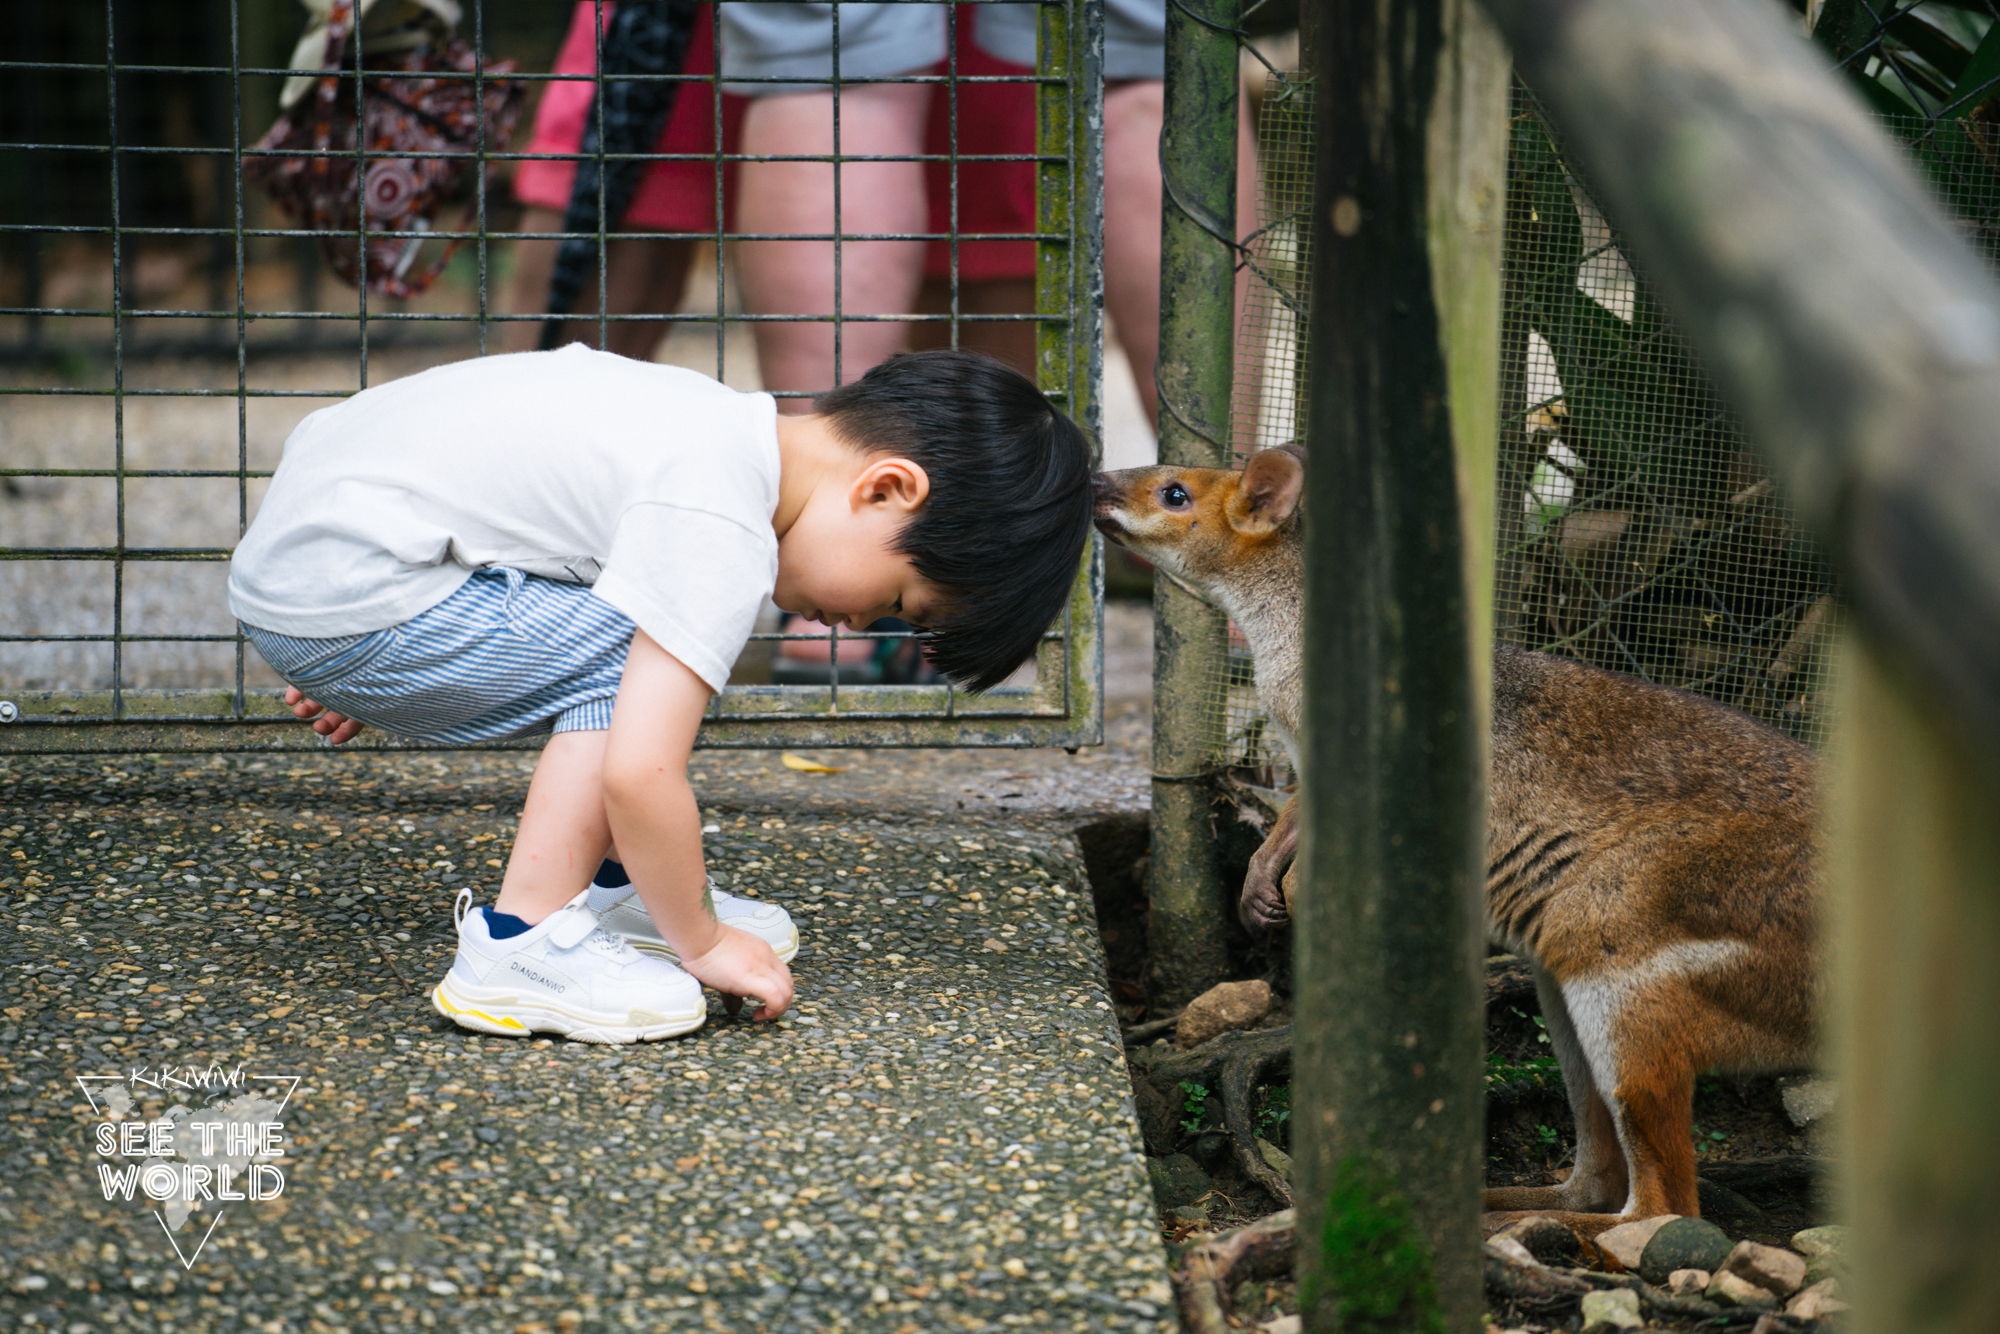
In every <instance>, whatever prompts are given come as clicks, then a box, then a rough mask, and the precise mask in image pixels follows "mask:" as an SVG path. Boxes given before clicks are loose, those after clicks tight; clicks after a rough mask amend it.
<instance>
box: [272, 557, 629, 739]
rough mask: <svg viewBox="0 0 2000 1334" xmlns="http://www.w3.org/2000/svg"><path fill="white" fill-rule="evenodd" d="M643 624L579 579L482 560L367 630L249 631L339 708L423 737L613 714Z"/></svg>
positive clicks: (523, 731)
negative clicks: (320, 633) (303, 634)
mask: <svg viewBox="0 0 2000 1334" xmlns="http://www.w3.org/2000/svg"><path fill="white" fill-rule="evenodd" d="M636 628H637V627H636V626H634V625H633V623H632V620H631V618H630V617H628V616H626V615H625V613H623V612H621V611H619V610H618V609H617V608H615V607H613V606H612V605H611V604H610V603H608V602H604V601H602V600H600V599H599V598H597V597H596V596H594V595H593V594H592V593H591V591H590V590H589V589H588V588H585V587H584V586H583V585H581V584H566V583H559V582H557V581H556V580H553V579H542V578H538V577H536V576H534V575H529V574H523V573H521V572H520V571H519V570H509V569H497V570H476V571H474V572H473V575H472V577H471V578H470V579H467V580H466V581H465V583H464V584H463V585H462V586H460V588H459V590H458V591H457V592H455V593H453V594H452V595H451V596H450V597H448V598H446V599H445V600H444V601H443V602H440V603H438V605H437V606H435V607H432V608H431V609H430V610H429V611H426V612H423V613H422V614H420V615H418V616H414V617H412V618H411V619H409V620H407V621H404V622H403V623H402V624H401V625H392V626H390V627H389V628H388V629H386V630H376V631H372V632H370V633H368V634H364V635H341V636H339V637H337V638H333V639H298V638H294V637H293V636H291V635H281V634H278V633H276V632H275V631H271V630H260V629H258V628H257V627H256V626H252V625H246V626H244V627H243V632H244V634H246V635H248V636H249V638H250V642H251V643H253V644H255V645H256V646H257V651H258V652H260V653H262V654H263V655H264V660H265V661H266V662H268V663H270V664H271V666H272V667H273V668H274V669H276V671H277V673H278V675H280V676H282V677H284V678H285V680H287V681H289V682H290V683H291V684H293V685H295V686H297V687H298V688H299V689H300V690H302V691H304V692H305V694H306V695H307V697H308V698H311V699H314V700H317V701H319V702H320V703H321V704H324V705H326V707H327V708H329V709H332V710H333V711H334V712H335V713H344V714H346V715H347V716H348V717H350V718H355V719H358V720H360V721H361V722H364V723H366V724H368V725H369V726H370V727H374V728H379V729H381V730H382V731H384V732H393V733H395V734H396V735H397V736H402V737H407V738H410V739H411V740H415V741H435V742H446V743H453V744H458V743H467V742H473V741H499V740H503V739H505V738H508V737H518V736H533V735H536V734H538V733H543V732H591V731H600V730H602V729H604V728H607V727H609V726H611V706H612V703H613V700H614V698H615V697H616V695H617V694H618V682H619V680H620V678H621V677H622V676H623V675H624V672H625V651H626V650H627V649H628V648H629V647H631V644H632V634H633V631H634V630H635V629H636Z"/></svg>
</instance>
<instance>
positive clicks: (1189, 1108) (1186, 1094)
mask: <svg viewBox="0 0 2000 1334" xmlns="http://www.w3.org/2000/svg"><path fill="white" fill-rule="evenodd" d="M1207 1107H1208V1090H1207V1089H1206V1088H1204V1087H1202V1086H1201V1085H1200V1084H1190V1083H1188V1082H1187V1081H1186V1080H1182V1081H1181V1110H1182V1111H1183V1112H1185V1113H1187V1120H1185V1121H1183V1122H1181V1129H1182V1130H1184V1131H1186V1132H1187V1133H1188V1134H1190V1135H1199V1134H1200V1133H1201V1114H1202V1112H1203V1111H1205V1110H1206V1109H1207Z"/></svg>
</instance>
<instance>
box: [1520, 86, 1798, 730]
mask: <svg viewBox="0 0 2000 1334" xmlns="http://www.w3.org/2000/svg"><path fill="white" fill-rule="evenodd" d="M1510 151H1511V161H1510V170H1509V191H1508V201H1507V234H1506V242H1505V246H1506V249H1505V261H1504V269H1503V292H1504V296H1503V302H1504V305H1503V313H1502V317H1501V321H1502V322H1501V329H1502V334H1501V347H1502V362H1501V380H1500V399H1501V403H1502V404H1503V410H1502V415H1501V421H1500V450H1499V453H1500V460H1501V462H1500V480H1499V497H1498V508H1499V532H1500V537H1499V551H1498V562H1497V580H1498V589H1497V594H1496V598H1495V603H1496V609H1497V617H1498V622H1499V623H1498V625H1497V626H1496V630H1497V632H1498V635H1499V637H1500V638H1501V639H1502V640H1503V641H1507V642H1512V643H1517V644H1520V645H1522V646H1523V647H1526V648H1533V649H1540V650H1543V651H1547V652H1555V653H1564V654H1567V655H1569V656H1571V657H1576V658H1579V659H1582V660H1583V661H1586V662H1590V663H1593V664H1595V665H1597V666H1600V667H1605V668H1608V669H1611V670H1614V671H1621V672H1629V673H1632V674H1634V675H1638V676H1643V677H1646V678H1647V679H1649V680H1653V681H1657V682H1660V683H1662V684H1665V685H1671V686H1676V687H1680V688H1684V689H1688V690H1693V691H1697V692H1699V693H1701V694H1705V695H1709V696H1711V697H1713V698H1716V699H1719V700H1722V701H1723V702H1724V703H1727V704H1731V705H1734V706H1735V707H1737V708H1740V709H1743V710H1745V711H1746V712H1748V713H1751V714H1752V715H1754V716H1757V717H1760V718H1762V719H1764V720H1765V721H1767V722H1771V723H1775V724H1777V725H1779V726H1781V727H1784V728H1785V729H1786V730H1787V731H1790V732H1792V733H1794V734H1795V735H1799V736H1803V737H1808V738H1812V739H1817V738H1818V737H1819V736H1820V734H1821V731H1822V729H1823V726H1824V719H1825V709H1824V702H1823V685H1824V671H1823V668H1824V660H1823V654H1822V651H1821V650H1822V648H1823V647H1824V644H1825V642H1826V639H1827V634H1828V632H1829V631H1830V630H1831V628H1832V625H1831V619H1832V613H1833V610H1834V607H1835V604H1836V602H1837V597H1836V594H1835V590H1834V588H1833V586H1832V582H1831V578H1830V576H1829V574H1828V572H1827V569H1826V566H1825V564H1824V562H1823V561H1822V560H1821V558H1820V555H1819V553H1818V551H1817V550H1816V549H1815V548H1814V547H1813V545H1812V543H1811V542H1810V541H1809V540H1808V539H1807V538H1806V536H1805V535H1804V533H1803V532H1801V531H1800V530H1799V528H1798V526H1797V525H1796V524H1795V523H1794V522H1793V520H1792V518H1791V515H1790V512H1789V509H1788V508H1787V506H1786V504H1785V501H1784V498H1783V497H1782V496H1781V495H1780V494H1779V493H1778V491H1777V489H1776V487H1775V485H1774V483H1773V482H1772V480H1771V478H1770V477H1769V476H1768V475H1767V474H1766V473H1765V471H1764V469H1763V467H1762V465H1761V464H1760V463H1759V462H1758V461H1757V460H1756V458H1755V456H1754V454H1753V452H1752V450H1751V448H1750V446H1749V445H1748V443H1747V442H1746V441H1744V439H1743V438H1742V436H1741V434H1740V432H1739V431H1738V430H1737V428H1736V426H1735V423H1734V422H1733V420H1732V419H1731V417H1730V415H1729V413H1728V412H1727V411H1726V410H1725V409H1724V407H1723V406H1722V404H1721V402H1720V401H1719V400H1718V399H1717V397H1716V395H1715V393H1714V390H1713V389H1712V388H1711V387H1710V386H1709V384H1708V382H1707V380H1706V379H1705V377H1704V376H1703V375H1702V373H1701V371H1700V369H1699V367H1698V366H1697V365H1696V364H1695V362H1694V360H1693V358H1692V357H1691V355H1690V354H1689V352H1688V350H1687V348H1686V346H1685V344H1684V343H1683V342H1682V340H1681V338H1680V336H1679V335H1678V334H1677V333H1676V332H1675V331H1674V329H1673V327H1672V324H1671V322H1670V321H1669V320H1667V318H1666V317H1665V315H1664V314H1663V313H1662V312H1661V310H1660V308H1659V306H1658V304H1657V303H1656V301H1655V300H1654V298H1653V296H1652V294H1651V292H1650V291H1649V290H1648V289H1647V287H1646V285H1645V284H1644V283H1643V282H1641V281H1640V280H1639V279H1638V278H1637V277H1636V276H1635V275H1634V273H1633V271H1632V269H1631V267H1630V265H1629V264H1628V263H1627V262H1626V260H1625V257H1624V254H1623V251H1622V249H1621V246H1620V243H1619V238H1618V235H1617V233H1616V232H1615V230H1614V229H1613V228H1612V227H1611V225H1610V224H1609V223H1608V222H1607V221H1606V220H1605V218H1604V217H1603V215H1602V213H1600V212H1599V211H1598V209H1597V207H1596V206H1595V205H1594V204H1593V203H1592V202H1591V200H1590V197H1589V196H1588V194H1587V193H1585V191H1584V189H1583V187H1582V186H1581V184H1580V183H1579V182H1578V180H1577V178H1576V175H1575V173H1574V172H1573V171H1572V170H1571V168H1570V166H1569V164H1568V162H1567V161H1566V159H1565V158H1564V156H1563V154H1562V151H1561V149H1560V147H1559V145H1558V144H1557V142H1556V140H1555V138H1554V137H1553V135H1552V134H1551V132H1550V129H1549V126H1548V124H1547V122H1546V121H1545V120H1544V118H1543V116H1542V114H1541V112H1540V110H1539V108H1538V107H1537V106H1536V104H1535V102H1534V99H1533V98H1532V96H1530V95H1529V94H1528V92H1527V91H1526V90H1525V89H1522V88H1517V89H1516V91H1515V101H1514V109H1513V121H1512V138H1511V146H1510Z"/></svg>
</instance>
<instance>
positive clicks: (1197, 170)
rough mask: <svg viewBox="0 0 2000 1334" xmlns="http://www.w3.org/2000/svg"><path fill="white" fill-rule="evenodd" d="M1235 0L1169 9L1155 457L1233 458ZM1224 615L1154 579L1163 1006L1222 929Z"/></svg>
mask: <svg viewBox="0 0 2000 1334" xmlns="http://www.w3.org/2000/svg"><path fill="white" fill-rule="evenodd" d="M1238 7H1239V0H1185V2H1183V0H1175V3H1174V4H1171V5H1168V6H1167V70H1166V73H1167V80H1166V83H1167V86H1166V115H1165V121H1164V124H1163V125H1162V127H1161V131H1160V175H1161V177H1162V180H1163V183H1164V187H1165V188H1164V190H1163V192H1162V194H1163V198H1162V201H1161V210H1160V352H1159V360H1158V362H1157V364H1156V369H1155V371H1154V376H1155V380H1156V383H1157V384H1158V387H1159V393H1160V462H1161V463H1163V464H1181V465H1185V466H1189V467H1197V468H1223V467H1228V466H1229V460H1230V451H1229V423H1230V410H1229V404H1230V379H1231V369H1232V362H1233V359H1234V356H1235V343H1236V300H1235V292H1236V249H1235V239H1236V126H1237V100H1238V92H1237V89H1238V77H1239V76H1238V74H1237V52H1236V38H1235V36H1234V34H1233V29H1235V28H1236V26H1237V12H1238ZM1226 635H1227V630H1226V622H1225V621H1224V619H1223V617H1222V614H1221V613H1220V612H1217V611H1215V610H1213V609H1212V608H1210V607H1209V606H1207V605H1206V604H1205V603H1202V602H1201V601H1199V600H1198V599H1196V598H1195V597H1193V596H1192V595H1190V594H1188V593H1186V592H1183V591H1182V590H1181V589H1180V588H1178V587H1177V586H1175V585H1174V584H1173V583H1172V582H1171V581H1170V580H1167V579H1156V580H1154V583H1153V813H1152V859H1151V871H1150V873H1149V877H1148V883H1147V889H1146V892H1147V899H1148V902H1149V904H1150V907H1151V917H1150V925H1149V927H1148V930H1147V946H1148V953H1149V955H1150V958H1151V963H1150V965H1149V968H1148V975H1147V978H1146V993H1147V1000H1148V1001H1149V1003H1150V1004H1151V1006H1152V1007H1153V1009H1154V1010H1155V1011H1160V1012H1164V1011H1167V1010H1170V1009H1173V1008H1175V1007H1178V1006H1180V1005H1184V1004H1186V1003H1187V1002H1188V1001H1189V1000H1192V999H1193V998H1194V997H1196V996H1198V995H1200V994H1201V993H1202V992H1203V991H1206V990H1207V989H1208V988H1209V987H1211V986H1213V985H1214V984H1215V983H1217V982H1220V981H1222V979H1223V975H1224V970H1225V969H1226V967H1227V965H1228V959H1227V952H1226V950H1225V948H1224V933H1225V932H1226V931H1227V930H1228V921H1229V919H1228V917H1227V915H1226V913H1227V908H1226V906H1225V904H1224V902H1223V897H1224V896H1223V890H1222V883H1221V875H1220V871H1219V869H1218V867H1217V865H1216V852H1215V825H1214V815H1213V795H1214V794H1213V790H1212V785H1211V782H1210V780H1209V777H1208V775H1209V771H1210V768H1211V763H1212V761H1211V756H1210V751H1211V749H1212V747H1213V744H1214V738H1213V736H1212V735H1211V731H1212V720H1211V716H1210V715H1211V711H1212V707H1213V704H1214V701H1213V700H1212V698H1211V696H1212V695H1214V694H1215V693H1216V692H1217V691H1218V686H1219V682H1220V681H1221V679H1222V666H1223V655H1224V654H1225V653H1226V652H1227V650H1228V641H1227V637H1226Z"/></svg>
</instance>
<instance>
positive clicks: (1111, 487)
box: [1090, 472, 1118, 505]
mask: <svg viewBox="0 0 2000 1334" xmlns="http://www.w3.org/2000/svg"><path fill="white" fill-rule="evenodd" d="M1090 490H1091V494H1092V495H1093V496H1095V497H1096V498H1097V503H1098V504H1100V505H1102V504H1104V503H1105V502H1107V501H1112V500H1116V499H1117V498H1118V483H1116V482H1114V481H1112V480H1111V474H1110V473H1108V472H1101V473H1098V474H1097V475H1096V476H1095V477H1092V478H1091V479H1090Z"/></svg>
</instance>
